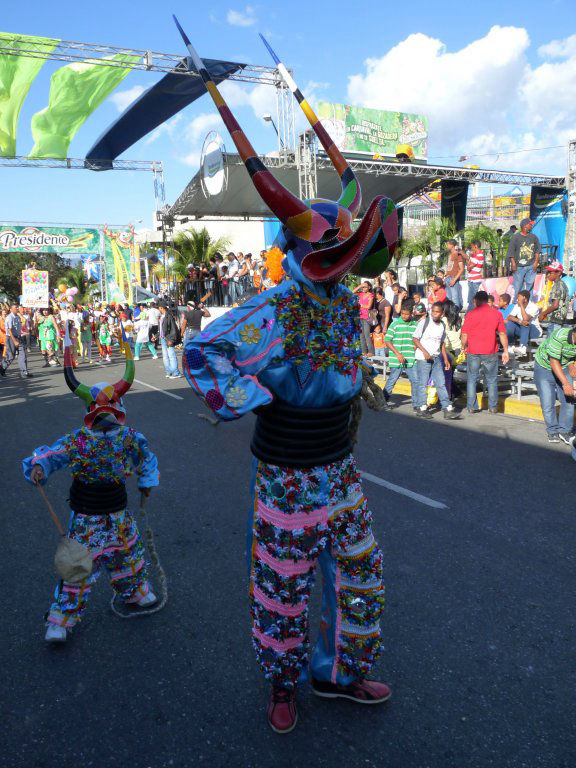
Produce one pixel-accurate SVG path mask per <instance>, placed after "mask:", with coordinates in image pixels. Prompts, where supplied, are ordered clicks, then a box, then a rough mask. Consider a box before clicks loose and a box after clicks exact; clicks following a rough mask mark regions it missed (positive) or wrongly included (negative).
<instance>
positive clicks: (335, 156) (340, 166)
mask: <svg viewBox="0 0 576 768" xmlns="http://www.w3.org/2000/svg"><path fill="white" fill-rule="evenodd" d="M260 38H261V39H262V42H263V43H264V45H265V46H266V48H267V49H268V52H269V53H270V55H271V56H272V58H273V59H274V63H275V64H276V67H277V68H278V72H280V74H281V75H282V79H283V80H284V82H285V83H286V85H287V86H288V88H290V90H291V91H292V93H293V94H294V98H295V99H296V101H297V102H298V104H300V107H301V108H302V112H304V114H305V115H306V118H307V119H308V122H309V123H310V125H311V126H312V129H313V131H314V133H315V134H316V136H317V137H318V141H319V142H320V144H322V146H323V147H324V149H325V150H326V154H327V155H328V157H329V158H330V160H331V161H332V165H333V166H334V168H335V169H336V170H337V172H338V174H339V176H340V182H341V184H342V194H341V195H340V199H339V200H338V205H341V206H342V207H343V208H348V210H349V211H350V213H351V214H352V216H353V217H354V216H356V214H357V213H358V211H359V210H360V204H361V203H362V190H361V189H360V183H359V181H358V179H357V178H356V174H355V173H354V171H353V170H352V168H350V166H349V165H348V161H347V160H346V158H345V157H344V156H343V155H342V153H341V152H340V150H339V149H338V147H337V146H336V144H334V142H333V141H332V139H331V138H330V135H329V134H328V132H327V131H326V129H325V128H324V126H323V125H322V123H321V122H320V120H318V118H317V117H316V114H315V112H314V110H313V109H312V107H311V106H310V104H309V103H308V102H307V101H306V99H305V98H304V96H303V94H302V91H301V90H300V89H299V88H298V86H297V85H296V83H295V82H294V80H293V78H292V76H291V74H290V72H288V70H287V69H286V67H285V66H284V64H282V62H281V61H280V59H279V58H278V56H277V55H276V54H275V53H274V51H273V50H272V48H271V47H270V45H269V43H268V42H267V40H266V39H265V37H264V35H260Z"/></svg>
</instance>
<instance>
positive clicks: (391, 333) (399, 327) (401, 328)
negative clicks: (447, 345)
mask: <svg viewBox="0 0 576 768" xmlns="http://www.w3.org/2000/svg"><path fill="white" fill-rule="evenodd" d="M412 309H413V302H412V300H411V299H406V300H405V301H403V302H402V306H401V308H400V317H397V318H396V320H394V321H393V322H392V323H391V325H390V326H389V327H388V330H387V331H386V336H385V337H384V342H385V346H386V347H388V349H389V350H390V352H391V353H392V354H390V355H388V360H389V365H390V373H389V374H388V378H387V379H386V386H385V387H384V397H385V398H386V403H387V404H388V403H389V400H390V395H391V394H392V390H393V389H394V386H395V385H396V382H397V381H398V379H399V378H400V374H401V373H403V372H404V373H405V374H406V376H408V379H409V380H410V384H411V386H412V394H414V392H415V391H416V386H417V384H416V369H415V368H414V353H415V350H414V343H413V342H412V337H413V336H414V331H415V330H416V326H417V325H418V321H417V320H415V319H413V317H412ZM412 404H414V401H412ZM387 407H388V408H391V407H392V406H391V405H388V406H387Z"/></svg>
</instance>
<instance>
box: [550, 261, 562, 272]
mask: <svg viewBox="0 0 576 768" xmlns="http://www.w3.org/2000/svg"><path fill="white" fill-rule="evenodd" d="M546 272H564V267H563V266H562V264H560V262H559V261H553V262H552V263H551V264H548V266H547V267H546Z"/></svg>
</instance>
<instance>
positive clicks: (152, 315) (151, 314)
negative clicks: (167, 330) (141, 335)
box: [146, 307, 160, 325]
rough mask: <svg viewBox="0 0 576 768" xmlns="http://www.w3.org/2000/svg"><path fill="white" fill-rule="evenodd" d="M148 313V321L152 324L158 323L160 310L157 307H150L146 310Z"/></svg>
mask: <svg viewBox="0 0 576 768" xmlns="http://www.w3.org/2000/svg"><path fill="white" fill-rule="evenodd" d="M146 313H147V315H148V322H149V323H150V325H158V318H159V317H160V310H159V309H156V307H150V309H147V310H146Z"/></svg>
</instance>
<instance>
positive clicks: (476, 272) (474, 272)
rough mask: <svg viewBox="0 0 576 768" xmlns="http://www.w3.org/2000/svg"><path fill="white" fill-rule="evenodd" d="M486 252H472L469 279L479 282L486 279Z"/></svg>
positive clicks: (469, 263) (469, 261) (469, 258)
mask: <svg viewBox="0 0 576 768" xmlns="http://www.w3.org/2000/svg"><path fill="white" fill-rule="evenodd" d="M483 271H484V254H483V253H482V251H478V253H476V254H474V253H470V256H469V257H468V280H472V281H473V282H478V281H480V280H483V279H484V274H483Z"/></svg>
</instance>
